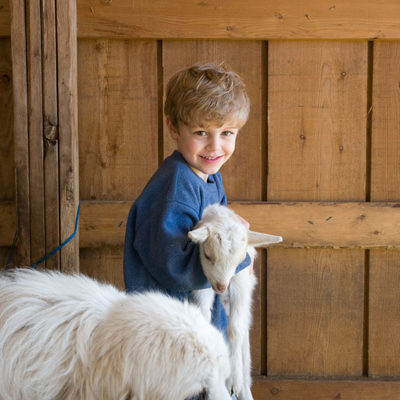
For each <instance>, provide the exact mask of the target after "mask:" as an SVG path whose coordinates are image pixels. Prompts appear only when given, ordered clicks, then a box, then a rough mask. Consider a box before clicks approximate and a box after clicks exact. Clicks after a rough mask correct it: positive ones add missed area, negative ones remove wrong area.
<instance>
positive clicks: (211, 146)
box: [207, 139, 219, 151]
mask: <svg viewBox="0 0 400 400" xmlns="http://www.w3.org/2000/svg"><path fill="white" fill-rule="evenodd" d="M207 148H208V150H210V151H214V150H217V149H219V140H218V139H210V141H209V142H208V143H207Z"/></svg>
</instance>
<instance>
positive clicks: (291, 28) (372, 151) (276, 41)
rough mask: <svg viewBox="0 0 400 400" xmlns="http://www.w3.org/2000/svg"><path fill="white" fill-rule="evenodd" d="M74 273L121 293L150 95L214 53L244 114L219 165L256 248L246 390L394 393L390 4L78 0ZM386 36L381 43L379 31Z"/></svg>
mask: <svg viewBox="0 0 400 400" xmlns="http://www.w3.org/2000/svg"><path fill="white" fill-rule="evenodd" d="M0 5H3V8H1V7H0V36H2V37H3V38H2V39H0V103H1V107H0V118H1V121H2V124H0V188H1V192H0V214H1V215H4V218H3V221H4V220H5V221H6V222H7V223H6V224H4V223H0V246H2V247H1V248H0V257H2V259H5V257H6V254H7V250H8V248H9V246H10V245H11V242H12V239H13V236H14V232H15V227H16V221H15V220H16V217H15V216H16V212H15V206H14V205H13V204H14V201H15V192H16V190H17V188H16V187H15V184H14V172H13V163H14V159H13V157H14V156H13V154H14V149H13V135H12V124H11V120H12V113H13V110H12V107H11V104H12V102H11V96H12V90H11V83H10V82H11V69H12V66H11V56H10V40H9V34H8V32H9V22H8V21H9V15H8V6H7V2H5V1H4V0H0ZM77 10H78V116H79V119H78V132H79V171H80V172H79V187H80V201H81V204H82V212H81V219H80V247H81V248H80V270H81V271H82V272H84V273H87V274H89V275H92V276H94V277H96V278H99V279H102V280H108V281H111V282H113V283H115V284H116V285H117V286H119V287H121V288H123V279H122V246H123V238H124V229H125V222H126V217H127V213H128V211H129V207H130V205H131V203H132V202H133V201H134V199H135V198H136V197H137V196H138V195H139V194H140V192H141V190H142V189H143V187H144V185H145V184H146V182H147V180H148V179H149V178H150V176H151V175H152V173H153V172H154V171H155V170H156V169H157V167H158V165H159V164H160V162H161V161H162V160H163V158H165V157H166V156H167V155H169V154H170V153H171V151H172V149H173V143H172V142H171V140H170V138H169V137H168V134H167V132H166V130H165V127H164V123H163V116H162V103H163V90H164V87H165V85H166V83H167V81H168V78H169V77H170V76H171V75H172V73H174V72H175V71H176V70H177V69H180V68H183V67H186V66H189V65H191V64H193V63H195V62H203V61H214V62H220V61H224V62H225V63H227V64H228V65H229V66H230V67H231V68H232V69H233V70H235V71H237V72H238V73H239V74H240V75H241V76H242V77H243V79H244V81H245V82H246V84H247V88H248V92H249V95H250V98H251V102H252V109H251V115H250V120H249V122H248V123H247V125H246V126H245V127H244V128H243V129H242V131H241V132H240V134H239V138H238V144H237V150H236V152H235V154H234V156H233V157H232V159H231V161H229V163H228V164H226V166H224V168H223V170H222V174H223V178H224V183H225V187H226V192H227V195H228V198H229V200H230V201H232V207H233V208H235V209H236V210H237V211H238V212H239V213H240V214H241V215H243V216H244V217H245V218H246V219H248V220H249V221H250V223H251V224H252V228H253V229H255V230H260V231H265V232H270V233H273V234H280V235H282V236H283V237H284V242H283V243H282V245H281V246H278V247H277V248H274V249H270V250H268V252H260V257H259V259H258V261H257V266H256V273H257V275H258V279H259V284H258V287H257V292H256V295H255V304H254V324H253V330H252V352H253V365H254V369H253V372H254V375H255V376H256V377H257V379H256V380H255V384H254V393H255V398H256V399H260V400H261V399H285V400H292V399H296V400H304V399H310V400H313V399H318V400H319V399H334V398H336V399H340V398H343V399H350V400H353V399H354V400H359V399H360V398H362V399H363V400H383V399H387V400H393V399H395V398H400V384H399V381H398V379H399V377H400V340H399V336H400V334H399V332H400V317H399V315H400V294H399V293H400V291H399V285H400V272H399V271H400V268H399V267H400V265H399V263H400V262H399V260H400V254H399V250H398V248H399V247H400V236H399V235H398V226H400V225H399V224H400V207H399V204H400V192H399V187H400V173H399V171H400V136H399V128H400V112H399V110H400V89H399V88H400V85H399V82H400V69H399V65H400V26H399V24H398V21H399V20H400V6H399V5H398V2H397V1H395V0H391V1H385V2H384V4H381V2H379V4H378V2H368V3H367V4H364V2H361V1H359V0H357V1H352V2H348V1H345V0H341V1H336V2H325V1H312V0H309V1H305V2H302V4H301V5H300V4H298V3H296V4H293V2H290V1H285V0H284V1H282V0H281V1H279V2H277V1H270V2H268V3H265V2H261V1H257V0H252V1H249V2H248V4H247V5H246V6H243V2H240V1H239V0H234V1H232V0H231V1H229V2H228V1H227V0H226V1H225V0H223V1H218V2H216V1H212V0H207V1H202V2H194V1H193V2H188V3H187V4H186V5H185V6H182V2H178V1H176V0H174V1H168V2H166V1H163V0H159V1H154V2H151V5H150V3H147V2H131V1H128V0H119V1H116V0H114V2H113V1H100V0H98V1H89V0H87V1H86V0H78V1H77ZM389 39H390V40H389Z"/></svg>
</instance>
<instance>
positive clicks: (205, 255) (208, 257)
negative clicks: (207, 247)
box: [203, 252, 212, 261]
mask: <svg viewBox="0 0 400 400" xmlns="http://www.w3.org/2000/svg"><path fill="white" fill-rule="evenodd" d="M203 254H204V257H205V258H206V260H208V261H212V259H211V257H210V256H209V255H208V254H207V253H206V252H204V253H203Z"/></svg>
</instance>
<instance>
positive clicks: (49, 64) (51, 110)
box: [42, 0, 60, 270]
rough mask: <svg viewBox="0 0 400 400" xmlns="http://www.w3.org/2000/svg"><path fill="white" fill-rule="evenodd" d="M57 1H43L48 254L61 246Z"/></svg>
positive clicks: (51, 264)
mask: <svg viewBox="0 0 400 400" xmlns="http://www.w3.org/2000/svg"><path fill="white" fill-rule="evenodd" d="M55 6H56V4H55V0H42V21H43V23H42V32H43V34H42V57H43V58H42V65H43V78H42V82H43V136H44V137H43V143H44V152H43V153H44V154H43V155H44V160H43V169H44V197H45V201H44V208H45V224H46V225H45V232H46V233H45V235H46V254H48V253H49V252H50V251H52V250H53V249H55V248H56V247H57V246H58V245H59V244H60V210H59V186H60V185H59V156H58V154H59V151H58V143H59V142H58V97H57V42H56V9H55ZM46 268H50V269H56V270H58V269H60V255H59V253H57V254H56V255H54V256H52V257H50V258H49V259H48V260H47V261H46Z"/></svg>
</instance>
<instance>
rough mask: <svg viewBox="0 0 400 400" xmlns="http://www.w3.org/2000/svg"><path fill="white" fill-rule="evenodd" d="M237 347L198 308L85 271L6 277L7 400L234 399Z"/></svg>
mask: <svg viewBox="0 0 400 400" xmlns="http://www.w3.org/2000/svg"><path fill="white" fill-rule="evenodd" d="M229 375H230V367H229V355H228V348H227V345H226V344H225V340H224V338H223V336H222V335H221V333H220V332H218V330H217V329H215V328H214V327H212V326H211V324H210V323H209V322H208V321H206V319H205V318H204V316H203V315H202V313H201V312H200V311H199V309H198V308H197V307H196V306H195V305H190V304H189V303H188V302H186V303H181V302H180V301H178V300H176V299H173V298H170V297H167V296H165V295H163V294H161V293H147V294H134V295H127V294H125V293H123V292H121V291H119V290H117V289H116V288H115V287H113V286H111V285H105V284H100V283H98V282H96V281H94V280H92V279H90V278H88V277H84V276H82V275H66V274H61V273H56V272H39V271H32V270H28V269H17V270H15V271H13V272H11V273H7V274H4V275H3V276H1V277H0V399H1V400H26V399H30V400H78V399H79V400H82V399H84V400H111V399H112V400H128V399H131V400H133V399H135V400H183V399H185V398H187V397H190V396H193V395H196V394H198V393H200V392H202V390H203V389H206V391H207V393H208V399H213V400H228V399H230V394H229V392H228V390H227V388H226V383H227V380H228V378H229Z"/></svg>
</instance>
